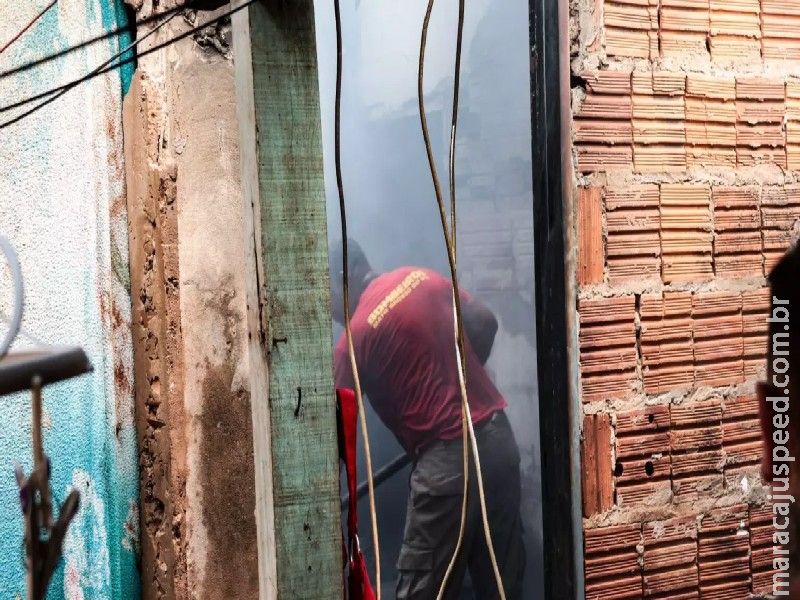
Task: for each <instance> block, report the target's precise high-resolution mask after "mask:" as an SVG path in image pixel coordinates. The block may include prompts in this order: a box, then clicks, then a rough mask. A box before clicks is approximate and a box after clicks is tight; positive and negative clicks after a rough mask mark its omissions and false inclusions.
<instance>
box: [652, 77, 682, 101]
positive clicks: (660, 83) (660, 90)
mask: <svg viewBox="0 0 800 600" xmlns="http://www.w3.org/2000/svg"><path fill="white" fill-rule="evenodd" d="M651 89H652V92H653V93H654V94H664V95H667V96H683V95H684V94H685V93H686V75H685V74H684V73H675V72H673V71H656V72H654V73H653V78H652V86H651Z"/></svg>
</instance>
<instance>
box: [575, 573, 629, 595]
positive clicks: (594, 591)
mask: <svg viewBox="0 0 800 600" xmlns="http://www.w3.org/2000/svg"><path fill="white" fill-rule="evenodd" d="M641 597H642V576H641V574H637V575H635V576H631V577H626V578H614V579H612V580H605V581H599V582H596V583H595V582H587V583H586V600H605V599H606V598H615V599H616V598H620V599H623V598H641Z"/></svg>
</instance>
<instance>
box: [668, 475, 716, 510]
mask: <svg viewBox="0 0 800 600" xmlns="http://www.w3.org/2000/svg"><path fill="white" fill-rule="evenodd" d="M724 485H725V479H724V477H723V475H722V474H721V473H720V474H713V475H700V476H697V477H685V478H681V479H674V480H673V483H672V495H673V498H674V501H675V502H676V503H678V504H691V503H694V502H697V501H698V500H701V499H703V498H709V497H713V496H721V495H722V493H723V492H724Z"/></svg>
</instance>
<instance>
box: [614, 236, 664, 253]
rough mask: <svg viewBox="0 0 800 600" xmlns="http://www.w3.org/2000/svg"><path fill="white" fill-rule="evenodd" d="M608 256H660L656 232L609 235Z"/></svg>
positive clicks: (658, 238) (659, 244)
mask: <svg viewBox="0 0 800 600" xmlns="http://www.w3.org/2000/svg"><path fill="white" fill-rule="evenodd" d="M607 251H608V256H609V257H612V256H636V255H650V256H658V255H660V254H661V239H660V237H659V235H658V231H651V232H644V233H624V234H614V235H611V234H609V236H608V246H607Z"/></svg>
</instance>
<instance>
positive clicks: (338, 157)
mask: <svg viewBox="0 0 800 600" xmlns="http://www.w3.org/2000/svg"><path fill="white" fill-rule="evenodd" d="M333 10H334V17H335V21H336V101H335V112H334V123H335V124H334V162H335V164H336V186H337V188H338V192H339V214H340V218H341V227H342V291H343V293H342V297H343V303H344V330H345V337H346V338H347V354H348V357H349V359H350V368H351V370H352V372H353V381H354V383H355V386H354V387H355V388H356V389H355V393H356V400H357V402H358V414H359V417H360V423H361V435H362V437H363V438H364V457H365V459H366V463H367V464H366V467H367V485H368V488H369V510H370V521H371V524H372V545H373V547H374V551H375V591H376V594H377V600H381V553H380V541H379V539H378V515H377V510H376V507H375V484H374V481H373V476H372V453H371V451H370V444H369V432H368V431H367V417H366V413H365V411H364V398H363V394H362V391H361V380H360V378H359V375H358V365H357V364H356V355H355V349H354V347H353V331H352V328H351V324H350V280H349V264H348V254H347V210H346V206H345V199H344V183H343V178H342V148H341V125H342V123H341V121H342V118H341V111H342V15H341V11H340V7H339V0H333Z"/></svg>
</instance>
